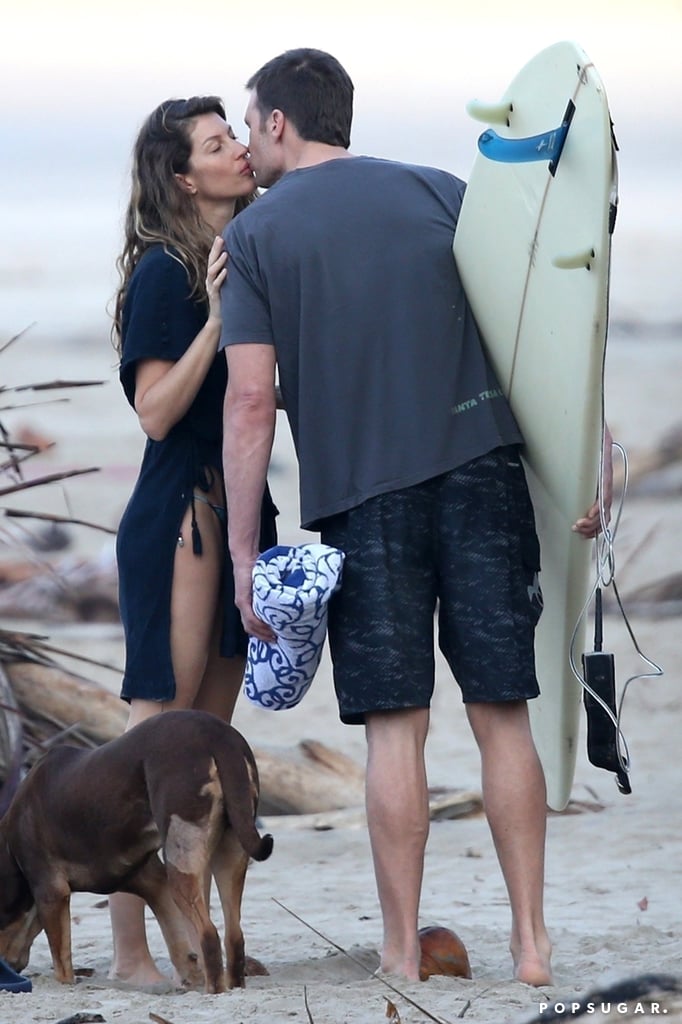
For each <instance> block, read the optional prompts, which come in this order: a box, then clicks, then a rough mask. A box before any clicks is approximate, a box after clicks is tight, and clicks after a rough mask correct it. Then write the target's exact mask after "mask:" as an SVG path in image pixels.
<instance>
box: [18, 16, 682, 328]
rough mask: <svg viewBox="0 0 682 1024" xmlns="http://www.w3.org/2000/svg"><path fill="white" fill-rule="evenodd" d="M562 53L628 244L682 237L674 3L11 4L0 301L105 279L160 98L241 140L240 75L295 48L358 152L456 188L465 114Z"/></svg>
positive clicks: (471, 141) (468, 133)
mask: <svg viewBox="0 0 682 1024" xmlns="http://www.w3.org/2000/svg"><path fill="white" fill-rule="evenodd" d="M561 39H573V40H575V41H576V42H578V43H579V44H580V46H582V48H583V49H584V50H585V51H586V52H587V54H588V55H589V56H590V58H591V59H592V61H593V62H594V63H595V65H596V67H597V70H598V71H599V74H600V76H601V78H602V80H603V82H604V84H605V87H606V92H607V95H608V98H609V103H610V108H611V114H612V117H613V120H614V122H615V127H616V134H617V137H618V141H619V144H620V148H621V153H620V160H619V163H620V167H621V175H620V177H621V214H620V216H621V219H622V220H623V221H624V222H625V231H626V233H627V232H628V231H629V232H630V234H631V235H632V233H633V232H635V233H636V232H637V231H640V230H643V229H644V228H646V229H647V230H648V229H652V228H653V229H655V230H656V231H661V232H663V233H665V234H666V235H671V233H672V232H674V231H677V232H678V234H682V198H681V196H680V189H679V185H678V180H679V167H680V157H681V156H682V152H681V150H682V130H681V128H682V125H681V123H680V122H681V120H682V115H681V114H680V110H679V107H680V102H679V101H680V98H681V97H682V73H681V72H680V58H679V45H680V41H681V40H682V0H646V2H644V0H573V2H572V3H571V4H570V5H564V4H552V3H548V2H547V0H541V2H536V0H519V2H517V3H516V4H512V3H510V2H509V0H505V2H503V3H500V2H495V0H476V2H474V3H471V4H470V5H465V4H464V3H462V2H459V0H412V2H408V0H392V2H388V0H317V2H313V0H288V2H287V0H262V2H260V3H258V4H252V5H249V4H247V3H239V4H236V3H235V2H234V0H182V2H179V0H163V2H162V0H89V2H87V3H83V2H80V0H59V2H58V3H52V2H48V0H22V3H21V4H15V5H13V6H12V8H11V9H9V10H6V11H4V12H3V18H2V32H1V34H0V90H1V92H0V95H2V98H3V99H2V113H1V114H0V126H1V127H2V131H0V160H1V161H2V166H3V189H2V193H1V194H0V299H2V300H3V303H5V304H11V303H15V304H16V299H17V296H16V294H15V295H14V296H13V297H11V302H10V297H8V295H7V294H6V291H7V286H8V285H12V286H14V285H16V284H17V283H20V284H21V287H22V288H23V287H28V286H29V283H31V279H32V287H33V288H34V290H35V289H37V288H38V287H39V286H41V287H42V286H44V287H43V292H44V294H45V295H48V292H49V287H48V286H50V285H51V286H52V287H53V288H56V287H57V283H58V282H59V281H61V282H62V284H63V283H64V281H65V276H66V274H67V273H68V272H69V270H70V269H71V268H72V267H73V266H74V261H75V264H77V265H78V266H79V267H81V272H82V273H83V274H84V275H85V276H84V280H85V279H87V280H89V281H91V283H93V284H94V282H95V277H94V276H93V275H95V274H97V275H99V276H98V277H97V280H98V281H101V280H103V278H104V276H105V274H106V275H109V278H111V273H112V271H111V267H112V264H113V260H114V258H115V255H116V249H117V245H118V241H119V239H120V220H121V211H122V206H123V203H124V201H125V196H126V190H127V183H128V178H127V175H128V170H129V156H130V150H131V146H132V142H133V139H134V136H135V134H136V132H137V129H138V127H139V125H140V123H141V122H142V120H143V119H144V117H145V116H146V115H147V114H148V113H149V111H150V110H151V109H152V108H153V107H155V106H156V105H157V104H158V103H159V102H160V101H161V100H163V99H166V98H167V97H169V96H186V95H192V94H198V93H212V94H213V93H216V94H218V95H220V96H222V97H223V99H224V100H225V102H226V106H227V109H228V116H229V118H230V120H231V122H232V123H233V125H234V128H235V130H236V132H237V134H238V135H241V136H242V137H245V131H244V127H243V122H242V118H243V111H244V106H245V103H246V93H245V91H244V83H245V81H246V80H247V78H248V77H249V76H250V74H251V73H252V72H253V71H255V70H256V69H257V68H258V67H259V66H260V65H261V64H262V63H263V62H264V61H265V60H267V59H268V58H270V57H272V56H274V55H275V54H277V53H279V52H281V51H282V50H284V49H287V48H290V47H295V46H314V47H318V48H321V49H326V50H329V51H331V52H332V53H334V55H335V56H337V57H338V58H339V59H340V60H341V62H342V63H343V64H344V65H345V67H346V68H347V70H348V71H349V73H350V75H351V77H352V78H353V80H354V83H355V87H356V93H355V119H354V129H353V137H352V147H351V148H352V150H353V151H354V152H358V153H360V152H362V153H371V154H373V155H377V156H385V157H391V158H395V159H403V160H408V161H411V162H415V163H429V164H435V165H437V166H441V167H445V168H447V169H449V170H452V171H453V172H454V173H456V174H458V175H460V176H461V177H464V178H466V176H467V173H468V171H469V169H470V167H471V164H472V162H473V159H474V156H475V151H476V150H475V147H476V139H477V137H478V135H479V134H480V131H481V125H479V124H477V123H476V122H474V121H472V120H471V119H470V118H469V117H468V116H467V114H466V111H465V104H466V102H467V101H468V100H470V99H472V98H479V99H483V100H487V101H494V100H496V99H498V98H499V97H500V95H501V94H502V93H503V92H504V90H505V88H506V87H507V85H508V84H509V82H510V81H511V79H512V78H513V77H514V75H515V74H516V72H517V71H518V70H519V69H520V67H521V66H522V65H523V64H524V63H526V61H527V60H529V59H530V58H531V57H532V56H533V55H534V54H535V53H536V52H537V51H539V50H541V49H543V48H544V47H545V46H548V45H550V44H551V43H554V42H557V41H558V40H561ZM635 198H636V201H635ZM55 248H56V249H57V250H59V251H60V252H63V253H64V254H65V256H64V258H63V259H62V260H61V261H57V264H55V259H54V253H55ZM681 269H682V268H681ZM60 274H61V277H60V276H59V275H60ZM53 300H54V296H52V297H51V298H50V301H53ZM18 315H19V314H18ZM4 327H5V325H4V323H3V322H2V321H1V320H0V331H3V329H4Z"/></svg>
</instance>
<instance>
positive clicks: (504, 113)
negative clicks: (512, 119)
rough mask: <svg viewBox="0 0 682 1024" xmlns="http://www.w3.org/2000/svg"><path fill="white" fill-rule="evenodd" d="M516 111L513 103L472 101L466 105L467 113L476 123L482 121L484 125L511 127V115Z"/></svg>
mask: <svg viewBox="0 0 682 1024" xmlns="http://www.w3.org/2000/svg"><path fill="white" fill-rule="evenodd" d="M513 110H514V105H513V104H512V103H509V102H507V103H482V102H481V101H480V100H470V101H469V102H468V103H467V105H466V112H467V114H468V115H469V117H473V119H474V121H482V122H483V124H506V125H507V127H509V115H510V114H511V113H512V111H513Z"/></svg>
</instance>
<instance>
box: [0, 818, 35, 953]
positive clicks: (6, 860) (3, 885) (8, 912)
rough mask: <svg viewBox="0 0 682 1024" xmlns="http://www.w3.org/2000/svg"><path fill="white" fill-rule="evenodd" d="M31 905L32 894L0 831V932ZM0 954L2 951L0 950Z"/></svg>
mask: <svg viewBox="0 0 682 1024" xmlns="http://www.w3.org/2000/svg"><path fill="white" fill-rule="evenodd" d="M32 906H33V896H32V894H31V890H30V888H29V884H28V882H27V881H26V879H25V877H24V875H23V873H22V871H21V868H20V867H19V865H18V864H17V862H16V860H15V858H14V855H13V854H12V851H11V850H10V848H9V844H8V842H7V840H6V839H5V837H4V836H3V835H2V834H1V833H0V932H1V931H3V930H4V929H5V928H6V927H7V926H8V925H10V924H12V923H13V922H14V921H16V920H17V918H19V917H21V916H22V915H23V914H25V913H26V912H27V911H28V910H30V909H31V907H32ZM0 955H2V951H1V950H0Z"/></svg>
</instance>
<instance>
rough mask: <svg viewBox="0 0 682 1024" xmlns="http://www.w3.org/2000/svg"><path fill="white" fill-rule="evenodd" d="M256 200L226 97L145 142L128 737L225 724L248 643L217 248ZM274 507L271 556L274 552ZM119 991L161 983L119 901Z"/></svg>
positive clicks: (132, 238)
mask: <svg viewBox="0 0 682 1024" xmlns="http://www.w3.org/2000/svg"><path fill="white" fill-rule="evenodd" d="M254 197H255V182H254V178H253V174H252V172H251V168H250V166H249V162H248V159H247V149H246V147H245V146H244V145H242V144H241V143H240V142H238V141H237V139H236V138H235V136H234V133H233V132H232V129H231V127H230V126H229V125H228V124H227V122H226V119H225V110H224V107H223V104H222V102H221V101H220V99H218V97H215V96H209V97H193V98H191V99H188V100H167V101H165V102H164V103H162V104H161V105H160V106H159V107H157V108H156V110H154V111H153V112H152V114H151V115H150V116H149V117H148V118H147V120H146V122H145V123H144V125H143V126H142V129H141V130H140V133H139V135H138V138H137V141H136V144H135V148H134V154H133V168H132V188H131V194H130V201H129V204H128V209H127V213H126V219H125V243H124V248H123V252H122V254H121V256H120V257H119V260H118V268H119V272H120V276H121V284H120V287H119V289H118V292H117V296H116V307H115V314H114V337H115V341H116V345H117V350H118V352H119V354H120V359H121V362H120V379H121V383H122V385H123V389H124V392H125V394H126V397H127V398H128V401H129V402H130V404H131V405H132V406H133V408H134V409H135V411H136V413H137V415H138V418H139V421H140V425H141V427H142V429H143V431H144V432H145V434H146V435H147V443H146V447H145V451H144V457H143V461H142V466H141V469H140V474H139V477H138V480H137V483H136V485H135V489H134V491H133V494H132V496H131V498H130V501H129V503H128V506H127V508H126V510H125V512H124V514H123V517H122V519H121V523H120V527H119V531H118V540H117V560H118V573H119V602H120V612H121V620H122V623H123V627H124V632H125V642H126V667H125V676H124V679H123V686H122V691H121V696H122V697H123V699H125V700H127V701H129V702H130V715H129V719H128V728H132V726H134V725H136V724H137V723H138V722H140V721H142V720H143V719H145V718H148V717H150V716H151V715H155V714H158V713H160V712H162V711H166V710H170V709H171V708H192V707H194V708H202V709H204V710H206V711H211V712H213V713H214V714H216V715H219V716H220V717H221V718H223V719H225V720H226V721H229V720H230V718H231V716H232V712H233V709H234V705H235V702H236V699H237V695H238V693H239V688H240V685H241V682H242V676H243V670H244V656H245V654H246V645H247V638H246V635H245V633H244V632H243V630H242V627H241V622H240V618H239V613H238V612H237V610H236V608H235V606H234V589H233V580H232V565H231V563H230V560H229V554H228V551H227V543H226V529H225V526H226V504H225V489H224V485H223V477H222V408H223V397H224V392H225V386H226V381H227V369H226V362H225V358H224V355H223V354H222V353H220V354H218V351H217V349H218V342H219V340H220V329H221V318H220V287H221V285H222V283H223V281H224V279H225V276H226V273H227V270H226V263H227V254H226V253H225V252H224V250H223V242H222V239H221V238H220V237H219V236H220V234H221V232H222V231H223V229H224V228H225V226H226V225H227V223H228V222H229V221H230V220H231V218H232V217H233V216H235V215H236V214H237V213H239V211H240V210H241V209H243V208H244V206H245V205H246V204H248V203H249V202H251V201H252V200H253V199H254ZM276 514H277V510H276V509H275V508H274V505H273V504H272V500H271V499H270V495H269V493H268V492H267V491H266V494H265V495H264V499H263V513H262V536H261V542H262V548H263V549H264V548H267V547H270V546H272V545H273V544H274V543H276V534H275V516H276ZM110 907H111V919H112V928H113V937H114V961H113V965H112V968H111V972H110V977H111V978H115V979H118V980H122V981H126V982H128V983H130V984H132V985H144V986H150V985H158V984H160V983H163V982H164V981H165V982H167V981H168V979H166V978H164V976H163V975H162V974H161V973H160V972H159V970H158V969H157V967H156V965H155V963H154V961H153V960H152V957H151V954H150V952H149V948H148V946H147V940H146V934H145V928H144V903H143V902H142V901H141V900H140V899H138V898H137V897H136V896H132V895H130V894H125V893H117V894H114V895H112V897H111V900H110Z"/></svg>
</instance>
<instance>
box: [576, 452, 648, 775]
mask: <svg viewBox="0 0 682 1024" xmlns="http://www.w3.org/2000/svg"><path fill="white" fill-rule="evenodd" d="M613 449H615V450H616V451H617V452H618V453H619V455H620V456H621V458H622V460H623V488H622V492H621V495H620V499H619V501H618V505H617V508H616V512H615V516H614V518H613V525H612V526H611V525H610V524H609V523H607V522H606V513H605V509H604V507H603V503H602V499H601V497H600V518H601V533H600V534H599V535H598V536H597V538H596V540H595V548H596V565H597V572H596V579H595V582H594V585H593V587H592V590H591V591H590V594H589V596H588V598H587V601H586V602H585V605H584V606H583V609H582V611H581V613H580V616H579V618H578V622H577V623H576V626H575V630H574V632H573V636H572V638H571V649H570V663H571V669H572V671H573V674H574V675H575V677H576V679H577V680H578V682H579V683H580V685H581V687H582V692H583V704H584V707H585V712H586V716H587V756H588V760H589V761H590V763H591V764H593V765H594V766H595V767H597V768H604V769H606V770H607V771H611V772H614V773H615V776H616V779H615V781H616V785H617V786H618V789H619V790H620V792H621V793H623V794H629V793H631V792H632V787H631V784H630V756H629V751H628V745H627V741H626V739H625V736H624V734H623V730H622V727H621V718H622V714H623V705H624V701H625V696H626V693H627V691H628V689H629V687H630V684H631V683H633V682H635V681H636V680H641V679H651V678H658V677H660V676H662V675H663V669H662V668H661V667H660V666H659V665H657V664H656V662H655V661H653V660H652V659H651V658H649V657H648V656H647V655H646V654H644V652H643V651H642V649H641V647H640V645H639V642H638V640H637V637H636V636H635V632H634V630H633V628H632V624H631V623H630V620H629V618H628V615H627V613H626V611H625V607H624V605H623V601H622V599H621V596H620V593H619V591H618V586H617V583H616V559H615V539H616V534H617V532H618V526H619V524H620V519H621V515H622V511H623V506H624V503H625V495H626V492H627V483H628V460H627V454H626V452H625V449H624V448H623V447H622V445H620V444H618V442H615V441H614V442H613ZM599 493H600V495H602V494H603V464H602V466H601V467H600V478H599ZM609 589H610V590H611V591H612V593H613V597H614V601H615V604H616V607H617V608H618V610H619V613H620V616H621V618H622V621H623V623H624V625H625V628H626V630H627V632H628V635H629V637H630V640H631V642H632V645H633V647H634V650H635V652H636V653H637V655H638V656H639V658H640V659H641V660H642V661H643V662H644V664H645V665H646V666H648V671H645V672H638V673H635V674H633V675H631V676H629V677H628V678H627V679H626V680H625V682H624V683H623V686H622V690H621V693H620V697H618V694H617V685H616V665H615V657H614V655H613V654H612V653H611V652H608V651H604V649H603V597H602V594H603V591H604V590H609ZM593 601H594V605H595V610H594V643H593V650H592V651H588V652H585V653H583V654H582V656H581V668H582V671H581V669H579V668H578V665H577V661H576V656H575V645H576V641H577V637H578V633H579V630H580V626H581V624H582V622H583V620H584V619H585V617H586V616H587V613H588V610H589V607H590V605H591V604H592V602H593Z"/></svg>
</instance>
